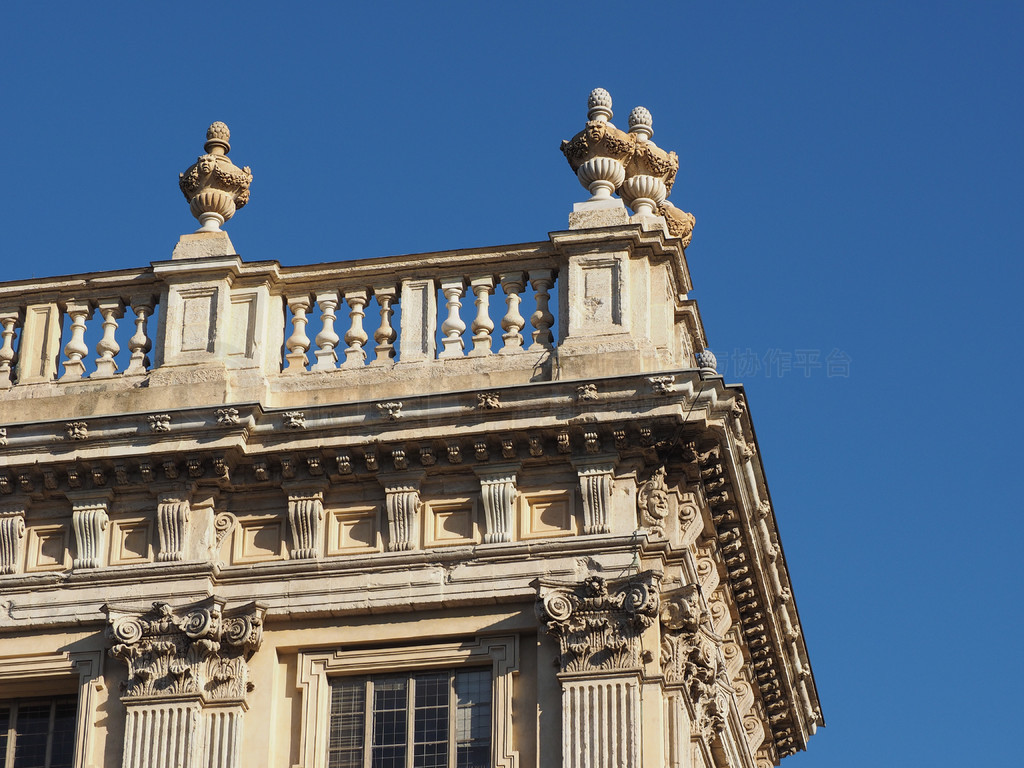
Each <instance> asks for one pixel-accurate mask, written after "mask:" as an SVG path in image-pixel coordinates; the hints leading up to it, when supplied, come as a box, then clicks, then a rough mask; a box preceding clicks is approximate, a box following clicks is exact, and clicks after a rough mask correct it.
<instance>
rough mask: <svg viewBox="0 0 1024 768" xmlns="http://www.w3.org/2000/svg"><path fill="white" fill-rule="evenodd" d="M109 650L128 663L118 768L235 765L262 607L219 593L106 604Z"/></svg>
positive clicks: (238, 760)
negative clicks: (187, 601) (228, 604)
mask: <svg viewBox="0 0 1024 768" xmlns="http://www.w3.org/2000/svg"><path fill="white" fill-rule="evenodd" d="M104 611H105V613H106V614H107V619H108V622H109V624H108V627H107V635H108V636H109V637H110V638H112V639H113V641H114V645H113V647H112V648H111V651H110V655H111V656H113V657H114V658H115V659H119V660H121V661H123V662H124V663H125V664H126V665H127V666H128V678H127V680H126V682H125V683H124V687H123V695H122V696H121V701H122V702H123V703H124V705H125V708H126V710H127V720H126V724H125V735H124V758H123V762H122V765H123V767H124V768H237V767H238V766H239V765H240V763H241V754H240V752H241V745H242V725H243V717H244V714H245V711H246V694H247V693H248V690H249V689H250V687H251V683H250V681H249V667H248V663H247V662H248V660H249V659H250V658H251V657H252V655H253V653H255V652H256V651H257V650H258V649H259V646H260V644H261V642H262V639H263V620H264V617H265V614H266V609H265V607H264V606H262V605H260V604H259V603H250V604H248V605H243V606H239V607H237V608H234V609H230V610H225V609H224V600H222V599H221V598H218V597H210V598H207V599H206V600H204V601H202V602H200V603H196V604H193V605H191V606H186V607H183V608H180V609H174V608H172V607H171V606H170V605H168V604H167V603H153V607H152V608H151V609H150V610H148V611H144V612H139V611H135V610H124V609H120V608H114V607H111V606H109V605H108V606H104Z"/></svg>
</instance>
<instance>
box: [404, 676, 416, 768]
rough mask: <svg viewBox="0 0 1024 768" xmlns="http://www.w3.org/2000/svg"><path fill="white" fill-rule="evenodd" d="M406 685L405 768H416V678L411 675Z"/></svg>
mask: <svg viewBox="0 0 1024 768" xmlns="http://www.w3.org/2000/svg"><path fill="white" fill-rule="evenodd" d="M407 680H408V682H407V683H406V685H405V766H406V768H416V766H415V765H413V763H412V757H413V755H414V754H415V752H416V747H415V744H414V740H415V738H416V677H415V675H409V677H408V678H407Z"/></svg>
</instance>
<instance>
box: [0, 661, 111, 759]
mask: <svg viewBox="0 0 1024 768" xmlns="http://www.w3.org/2000/svg"><path fill="white" fill-rule="evenodd" d="M102 665H103V651H101V650H96V651H84V652H74V653H62V652H58V653H42V654H31V655H24V656H11V657H8V658H5V659H3V660H2V661H0V691H3V692H4V695H5V699H6V698H9V699H10V700H15V699H17V700H28V699H44V698H48V697H53V696H61V695H75V696H77V697H78V705H77V709H76V711H75V739H74V741H75V746H74V758H73V761H72V765H73V766H74V767H75V768H85V766H86V765H88V764H90V761H91V755H90V752H91V749H92V745H93V741H94V739H95V737H94V735H93V729H92V728H91V727H90V725H91V720H92V713H93V712H94V711H95V709H96V705H97V701H96V693H95V692H96V691H97V690H99V689H100V688H101V687H102V677H101V673H102V669H103V667H102ZM8 693H10V694H11V695H10V696H9V697H8V696H7V694H8ZM0 765H2V763H0Z"/></svg>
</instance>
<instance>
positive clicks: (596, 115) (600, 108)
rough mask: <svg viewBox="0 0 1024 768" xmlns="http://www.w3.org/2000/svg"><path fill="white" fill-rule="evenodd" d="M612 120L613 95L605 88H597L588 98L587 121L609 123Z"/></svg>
mask: <svg viewBox="0 0 1024 768" xmlns="http://www.w3.org/2000/svg"><path fill="white" fill-rule="evenodd" d="M611 119H612V95H611V94H610V93H608V91H606V90H605V89H604V88H595V89H594V90H592V91H591V92H590V96H588V97H587V120H597V121H598V122H599V123H607V122H608V121H609V120H611Z"/></svg>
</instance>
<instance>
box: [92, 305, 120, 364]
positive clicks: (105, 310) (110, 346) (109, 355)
mask: <svg viewBox="0 0 1024 768" xmlns="http://www.w3.org/2000/svg"><path fill="white" fill-rule="evenodd" d="M99 309H100V315H101V316H102V317H103V338H102V339H100V340H99V341H98V342H97V343H96V352H97V354H98V355H99V357H98V358H96V371H95V372H94V373H93V374H92V376H91V377H90V378H94V379H106V378H109V377H111V376H113V375H114V374H115V373H116V372H117V361H116V360H114V358H115V357H116V356H117V353H118V352H120V351H121V346H120V345H119V344H118V343H117V340H116V339H115V338H114V334H115V333H116V332H117V321H118V320H120V319H121V318H122V317H124V304H123V303H122V302H121V300H120V299H111V300H109V301H101V302H100V303H99Z"/></svg>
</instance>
